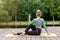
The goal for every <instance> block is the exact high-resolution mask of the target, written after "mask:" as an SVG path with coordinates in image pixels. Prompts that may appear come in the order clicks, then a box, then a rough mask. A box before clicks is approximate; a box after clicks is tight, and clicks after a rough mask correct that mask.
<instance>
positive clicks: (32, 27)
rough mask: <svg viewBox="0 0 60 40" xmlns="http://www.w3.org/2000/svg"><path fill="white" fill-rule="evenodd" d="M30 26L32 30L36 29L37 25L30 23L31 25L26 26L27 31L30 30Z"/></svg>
mask: <svg viewBox="0 0 60 40" xmlns="http://www.w3.org/2000/svg"><path fill="white" fill-rule="evenodd" d="M30 28H31V29H32V30H36V27H35V26H33V25H32V24H30V25H28V27H27V28H26V30H25V32H28V31H29V29H30Z"/></svg>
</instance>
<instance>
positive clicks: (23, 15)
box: [0, 0, 60, 21]
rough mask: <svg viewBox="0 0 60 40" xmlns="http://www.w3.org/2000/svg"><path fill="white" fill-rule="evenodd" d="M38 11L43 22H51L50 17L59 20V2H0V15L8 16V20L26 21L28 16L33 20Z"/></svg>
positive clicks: (47, 0)
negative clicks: (40, 12)
mask: <svg viewBox="0 0 60 40" xmlns="http://www.w3.org/2000/svg"><path fill="white" fill-rule="evenodd" d="M38 9H40V10H41V11H42V17H43V18H44V19H45V20H52V16H54V17H55V19H59V18H60V0H0V12H1V13H0V15H5V17H6V16H8V17H7V19H8V20H13V21H15V20H18V21H27V20H28V14H31V15H32V19H33V18H35V17H36V16H35V14H36V10H38ZM7 14H8V15H7ZM47 15H48V16H47ZM7 19H4V20H7ZM2 20H3V19H2Z"/></svg>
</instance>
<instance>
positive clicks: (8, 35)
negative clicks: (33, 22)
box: [5, 33, 57, 37]
mask: <svg viewBox="0 0 60 40" xmlns="http://www.w3.org/2000/svg"><path fill="white" fill-rule="evenodd" d="M18 36H19V37H20V36H21V35H13V34H6V35H5V37H18ZM24 36H36V35H24ZM38 36H41V37H56V36H57V35H56V34H55V33H49V35H48V34H47V33H41V35H38Z"/></svg>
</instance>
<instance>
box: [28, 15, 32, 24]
mask: <svg viewBox="0 0 60 40" xmlns="http://www.w3.org/2000/svg"><path fill="white" fill-rule="evenodd" d="M30 19H31V15H30V14H29V16H28V21H29V24H30V23H31V20H30Z"/></svg>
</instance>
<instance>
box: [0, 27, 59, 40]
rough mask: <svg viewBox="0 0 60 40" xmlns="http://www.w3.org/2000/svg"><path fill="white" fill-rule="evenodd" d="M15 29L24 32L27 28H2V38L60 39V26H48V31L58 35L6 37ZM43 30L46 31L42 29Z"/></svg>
mask: <svg viewBox="0 0 60 40" xmlns="http://www.w3.org/2000/svg"><path fill="white" fill-rule="evenodd" d="M12 30H14V31H16V32H22V31H24V30H25V28H0V40H60V27H48V31H49V32H51V33H55V34H57V35H58V36H57V37H40V36H29V37H21V36H20V37H10V38H8V37H5V35H6V34H8V33H11V31H12ZM42 32H45V30H44V29H42Z"/></svg>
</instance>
